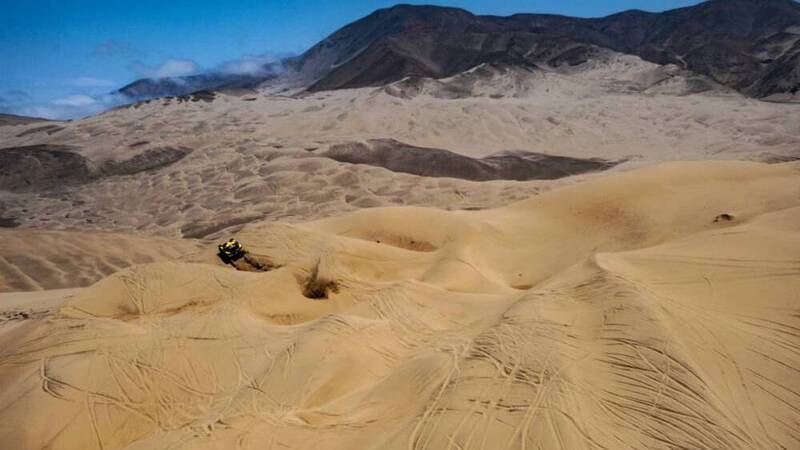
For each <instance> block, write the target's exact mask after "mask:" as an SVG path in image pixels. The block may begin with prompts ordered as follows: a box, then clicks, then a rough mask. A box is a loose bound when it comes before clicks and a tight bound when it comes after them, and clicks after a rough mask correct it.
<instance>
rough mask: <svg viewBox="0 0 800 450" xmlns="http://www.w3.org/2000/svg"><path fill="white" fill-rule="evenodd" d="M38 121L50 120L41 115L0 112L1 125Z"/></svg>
mask: <svg viewBox="0 0 800 450" xmlns="http://www.w3.org/2000/svg"><path fill="white" fill-rule="evenodd" d="M36 122H49V121H48V120H47V119H42V118H39V117H28V116H18V115H15V114H2V113H0V127H2V126H6V125H28V124H31V123H36Z"/></svg>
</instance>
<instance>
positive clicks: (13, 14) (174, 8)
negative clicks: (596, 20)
mask: <svg viewBox="0 0 800 450" xmlns="http://www.w3.org/2000/svg"><path fill="white" fill-rule="evenodd" d="M396 3H398V2H397V1H389V0H349V1H348V0H283V1H279V0H260V1H257V0H231V1H224V2H223V1H218V0H217V1H214V0H191V1H189V0H160V1H155V0H138V1H132V0H129V1H120V0H26V1H20V0H0V7H1V8H2V9H1V10H2V11H3V14H2V15H0V112H11V113H17V114H27V115H37V116H44V117H58V118H70V117H76V116H81V115H86V114H90V113H93V112H97V111H99V110H102V109H103V108H104V107H105V105H104V104H103V94H106V93H108V92H111V91H113V90H114V89H116V88H119V87H121V86H123V85H125V84H127V83H129V82H131V81H133V80H135V79H138V78H142V77H148V76H150V77H152V76H170V75H182V74H188V73H191V72H198V71H203V70H210V69H214V68H218V67H222V66H225V67H228V66H233V67H239V66H241V65H247V64H253V63H257V62H259V61H263V60H268V59H269V58H273V57H279V56H283V55H286V54H290V53H301V52H302V51H304V50H305V49H307V48H308V47H310V46H311V45H313V44H315V43H316V42H318V41H319V40H321V39H322V38H324V37H325V36H327V35H328V34H330V33H332V32H334V31H336V30H337V29H338V28H339V27H341V26H343V25H345V24H347V23H349V22H352V21H353V20H356V19H358V18H360V17H363V16H365V15H367V14H369V13H370V12H372V11H373V10H375V9H378V8H383V7H387V6H391V5H393V4H396ZM403 3H425V4H437V5H447V6H458V7H462V8H465V9H468V10H470V11H472V12H475V13H479V14H496V15H508V14H514V13H518V12H536V13H557V14H565V15H573V16H582V17H594V16H602V15H607V14H610V13H614V12H618V11H621V10H625V9H631V8H637V9H644V10H649V11H662V10H665V9H671V8H677V7H682V6H688V5H692V4H696V3H698V0H602V1H600V0H527V1H523V0H450V1H436V0H431V1H423V2H414V1H405V2H403Z"/></svg>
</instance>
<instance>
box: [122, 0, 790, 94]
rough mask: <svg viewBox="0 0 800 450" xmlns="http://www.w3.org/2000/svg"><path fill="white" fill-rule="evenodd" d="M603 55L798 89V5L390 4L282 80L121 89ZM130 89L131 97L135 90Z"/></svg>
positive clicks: (762, 89)
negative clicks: (546, 9)
mask: <svg viewBox="0 0 800 450" xmlns="http://www.w3.org/2000/svg"><path fill="white" fill-rule="evenodd" d="M596 48H606V49H610V50H613V51H616V52H621V53H626V54H632V55H636V56H638V57H640V58H642V59H644V60H647V61H650V62H654V63H657V64H675V65H678V66H680V67H683V68H684V69H689V70H691V71H694V72H696V73H698V74H701V75H705V76H708V77H711V78H712V79H714V80H716V81H718V82H719V83H721V84H724V85H726V86H728V87H731V88H734V89H737V90H739V91H740V92H742V93H745V94H747V95H751V96H755V97H768V96H772V95H783V94H792V93H796V92H798V90H800V4H798V3H797V2H794V1H792V0H710V1H707V2H704V3H701V4H698V5H695V6H690V7H685V8H680V9H675V10H670V11H665V12H661V13H651V12H646V11H641V10H629V11H623V12H620V13H617V14H613V15H610V16H607V17H602V18H594V19H583V18H572V17H566V16H557V15H545V14H515V15H513V16H507V17H499V16H478V15H475V14H473V13H471V12H469V11H467V10H464V9H460V8H452V7H442V6H431V5H409V4H398V5H395V6H392V7H390V8H384V9H379V10H376V11H374V12H373V13H371V14H369V15H367V16H366V17H363V18H361V19H359V20H356V21H354V22H353V23H350V24H348V25H346V26H344V27H343V28H341V29H339V30H338V31H336V32H334V33H333V34H331V35H330V36H328V37H326V38H325V39H324V40H322V41H321V42H320V43H318V44H317V45H315V46H313V47H312V48H311V49H309V50H308V51H307V52H305V53H304V54H302V55H300V56H298V57H295V58H290V59H288V60H286V61H284V63H285V65H286V67H287V68H288V69H289V70H288V71H287V73H286V74H284V75H282V76H278V75H270V76H262V77H260V78H259V77H254V78H252V79H241V78H238V79H237V78H232V77H230V76H224V75H222V74H207V75H204V76H197V77H186V78H182V79H179V80H172V81H170V80H164V81H159V82H145V83H142V82H141V81H139V82H136V83H133V84H132V85H129V86H127V87H126V88H123V89H122V90H121V92H122V93H124V94H126V95H128V94H129V93H133V92H148V93H149V94H151V95H164V94H166V93H167V92H173V91H180V92H173V93H172V94H171V95H175V94H184V93H187V92H190V91H189V90H188V89H190V88H191V89H194V90H200V89H218V88H221V87H226V86H233V87H253V86H258V85H261V86H265V85H270V84H273V83H278V82H280V83H287V84H288V85H291V86H295V87H297V88H299V89H308V90H311V91H317V90H330V89H341V88H358V87H366V86H383V85H386V84H388V83H392V82H395V81H398V80H401V79H403V78H405V77H409V76H411V77H430V78H444V77H449V76H453V75H455V74H458V73H460V72H463V71H465V70H468V69H470V68H472V67H475V66H477V65H480V64H483V63H490V62H493V61H503V62H504V63H507V64H518V65H521V66H536V65H544V66H546V65H551V66H558V65H561V64H570V65H574V64H580V63H581V62H586V61H588V60H589V59H590V58H592V52H593V50H592V49H596ZM134 88H136V89H134Z"/></svg>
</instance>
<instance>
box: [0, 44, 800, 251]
mask: <svg viewBox="0 0 800 450" xmlns="http://www.w3.org/2000/svg"><path fill="white" fill-rule="evenodd" d="M571 71H572V73H569V74H563V73H557V72H527V71H520V70H517V69H502V70H501V69H495V68H491V67H488V68H486V67H484V68H476V69H475V70H473V71H471V72H469V73H466V74H462V75H458V76H456V77H453V78H451V79H446V80H426V79H422V80H404V81H400V82H398V83H395V84H393V85H390V86H386V87H382V88H363V89H352V90H342V91H330V92H320V93H316V94H310V95H303V96H298V97H285V96H276V95H263V94H262V93H256V92H235V93H218V94H216V95H215V96H211V98H209V97H208V96H202V97H197V96H195V97H191V96H190V97H187V98H173V99H159V100H152V101H150V102H148V103H141V104H136V105H133V106H131V107H128V108H123V109H119V110H115V111H109V112H106V113H104V114H101V115H98V116H95V117H90V118H86V119H82V120H79V121H73V122H62V123H48V124H46V125H42V124H28V125H23V126H4V127H0V142H2V147H5V148H6V149H8V148H18V147H29V146H34V145H37V146H59V147H57V148H62V149H63V148H66V150H68V151H70V152H72V153H74V154H75V155H78V156H79V157H80V158H82V159H80V160H76V161H72V162H73V164H74V165H75V166H76V168H80V167H84V166H86V167H87V168H86V169H85V171H86V173H87V174H89V172H91V171H95V172H98V175H97V176H98V177H99V179H96V180H94V181H93V182H91V183H83V182H84V181H87V180H86V179H85V178H86V176H84V177H83V178H81V177H74V179H73V180H72V181H73V182H74V183H75V186H74V187H73V188H72V189H70V190H68V191H67V192H56V193H53V192H39V191H36V186H33V187H29V188H28V190H24V189H23V191H16V192H6V191H4V190H3V189H0V219H2V218H6V219H13V220H15V221H16V222H17V223H19V224H20V225H21V226H24V227H36V228H47V229H53V228H59V229H82V230H86V229H96V230H112V231H117V232H126V233H146V234H149V235H159V236H164V237H170V238H174V237H190V238H205V237H208V238H214V239H216V238H220V237H226V236H227V235H228V234H230V233H231V232H233V231H236V230H237V229H238V228H241V226H242V225H244V224H246V223H251V222H254V221H258V220H264V219H269V220H280V221H288V222H300V221H304V220H309V219H321V218H325V217H331V216H334V215H337V214H341V213H343V212H348V211H354V210H357V209H361V208H367V207H379V206H429V207H436V208H441V209H453V210H460V209H476V208H491V207H496V206H501V205H507V204H509V203H512V202H514V201H519V200H523V199H526V198H528V197H530V196H532V195H535V194H537V193H539V192H543V191H546V190H548V189H550V188H552V187H554V186H558V185H563V184H570V183H573V182H577V181H581V180H583V179H586V178H591V177H593V176H595V175H596V174H597V172H589V173H586V174H574V175H573V176H571V177H567V178H560V179H558V180H556V181H547V180H528V181H504V180H496V181H489V182H479V183H476V182H474V181H470V180H468V179H459V178H454V177H439V178H431V177H420V176H415V175H414V174H413V173H400V172H397V171H390V170H386V169H385V168H384V167H380V165H381V162H380V161H376V162H375V165H368V164H347V163H344V162H339V161H337V160H335V159H332V158H330V157H328V155H330V153H329V152H330V151H331V149H332V148H334V149H335V148H336V147H337V146H342V145H345V146H347V145H350V146H352V145H353V144H354V143H355V144H364V143H368V142H369V141H370V140H394V141H397V142H399V143H402V144H404V145H411V146H417V147H426V148H433V149H442V150H446V151H449V152H452V153H455V154H457V155H460V156H466V157H470V158H485V157H490V156H491V155H497V154H503V153H505V152H533V153H536V154H544V155H552V156H559V157H571V158H579V159H589V158H599V159H602V160H604V161H609V162H613V163H614V164H617V165H615V166H614V167H613V169H611V170H613V171H624V170H630V169H632V168H636V167H640V166H643V165H648V164H654V163H658V162H662V161H673V160H719V159H722V160H756V161H767V162H776V161H784V160H792V159H797V158H800V120H798V117H800V107H798V105H797V104H780V103H767V102H761V101H756V100H753V99H750V98H746V97H743V96H742V95H740V94H737V93H734V92H729V91H727V90H725V89H723V88H720V87H719V86H714V85H713V84H711V83H710V82H709V81H707V80H705V81H703V83H705V84H707V86H706V85H703V86H701V88H702V90H700V91H698V88H697V86H694V84H696V83H698V82H697V81H696V80H692V79H687V78H686V77H684V76H681V75H680V74H674V73H673V69H670V68H669V67H665V66H659V65H656V64H652V63H648V62H645V61H642V60H641V59H639V58H636V57H632V56H626V55H612V56H609V57H608V59H606V60H597V61H592V62H590V63H587V64H584V65H582V66H579V67H575V68H572V69H571ZM186 151H189V152H191V153H189V154H188V155H186V154H185V152H186ZM28 153H29V152H28ZM398 153H399V152H398ZM0 157H2V153H0ZM109 162H111V165H110V166H109ZM411 163H414V161H411ZM416 164H417V166H421V167H424V166H426V162H425V161H417V162H416ZM412 165H413V164H412ZM106 175H114V176H106ZM82 183H83V184H82ZM0 187H2V186H0ZM42 187H46V186H42ZM31 191H33V192H34V193H36V194H37V195H30V193H31ZM132 193H135V195H134V194H132Z"/></svg>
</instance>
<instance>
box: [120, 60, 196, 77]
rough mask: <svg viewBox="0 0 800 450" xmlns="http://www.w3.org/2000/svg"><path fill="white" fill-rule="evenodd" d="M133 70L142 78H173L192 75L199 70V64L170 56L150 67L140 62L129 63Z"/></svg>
mask: <svg viewBox="0 0 800 450" xmlns="http://www.w3.org/2000/svg"><path fill="white" fill-rule="evenodd" d="M130 68H131V70H133V72H134V73H135V74H136V75H138V76H140V77H142V78H153V79H160V78H175V77H185V76H188V75H194V74H197V73H198V72H200V66H199V65H198V64H197V63H196V62H194V61H192V60H191V59H178V58H170V59H167V60H166V61H164V62H162V63H161V64H159V65H158V66H155V67H152V66H148V65H145V64H142V63H140V62H138V61H137V62H133V63H131V65H130Z"/></svg>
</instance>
